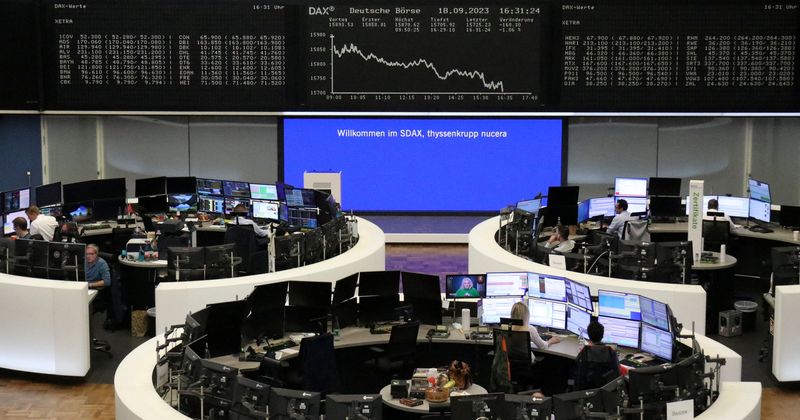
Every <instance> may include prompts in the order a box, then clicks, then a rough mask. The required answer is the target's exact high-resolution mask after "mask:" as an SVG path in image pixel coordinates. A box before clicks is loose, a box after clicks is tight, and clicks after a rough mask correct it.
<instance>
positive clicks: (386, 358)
mask: <svg viewBox="0 0 800 420" xmlns="http://www.w3.org/2000/svg"><path fill="white" fill-rule="evenodd" d="M418 335H419V321H413V322H408V323H405V324H401V325H395V326H393V327H392V332H391V334H390V335H389V346H388V347H387V348H386V349H385V350H384V349H382V348H378V347H372V348H370V350H371V351H372V352H373V355H374V356H375V357H374V359H372V360H370V361H368V362H367V363H370V362H371V364H374V366H375V367H377V368H378V370H380V371H381V372H383V373H386V374H391V375H392V376H393V377H394V376H396V377H403V378H407V377H410V376H411V372H410V369H411V368H412V367H413V366H414V363H415V359H416V355H417V336H418Z"/></svg>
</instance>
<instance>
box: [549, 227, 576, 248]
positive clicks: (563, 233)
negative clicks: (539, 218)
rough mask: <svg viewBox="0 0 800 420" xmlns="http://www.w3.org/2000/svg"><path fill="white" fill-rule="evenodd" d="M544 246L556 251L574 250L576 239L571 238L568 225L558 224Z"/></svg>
mask: <svg viewBox="0 0 800 420" xmlns="http://www.w3.org/2000/svg"><path fill="white" fill-rule="evenodd" d="M544 247H545V248H547V249H552V250H553V251H556V252H561V253H564V252H572V249H573V248H575V241H573V240H571V239H569V228H568V227H566V226H556V229H555V232H554V233H553V234H552V235H550V239H548V240H547V242H545V244H544Z"/></svg>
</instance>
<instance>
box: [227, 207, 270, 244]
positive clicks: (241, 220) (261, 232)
mask: <svg viewBox="0 0 800 420" xmlns="http://www.w3.org/2000/svg"><path fill="white" fill-rule="evenodd" d="M233 212H234V213H238V214H247V207H246V206H245V205H244V204H237V205H236V207H234V208H233ZM233 224H234V225H248V226H252V227H253V231H254V232H255V233H256V236H258V237H259V238H266V237H267V236H268V235H269V230H267V229H262V228H261V226H259V225H258V224H256V222H254V221H252V220H251V219H248V218H246V217H243V216H236V217H234V218H233Z"/></svg>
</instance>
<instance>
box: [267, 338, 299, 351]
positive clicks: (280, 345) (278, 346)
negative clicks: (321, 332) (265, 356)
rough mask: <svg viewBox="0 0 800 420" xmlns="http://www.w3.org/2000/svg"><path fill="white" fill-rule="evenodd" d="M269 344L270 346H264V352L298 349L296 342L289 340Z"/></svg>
mask: <svg viewBox="0 0 800 420" xmlns="http://www.w3.org/2000/svg"><path fill="white" fill-rule="evenodd" d="M267 343H268V344H267V345H266V346H264V350H267V351H269V350H272V351H277V350H283V349H289V348H292V347H297V343H295V342H294V341H292V340H289V339H280V340H273V341H268V342H267Z"/></svg>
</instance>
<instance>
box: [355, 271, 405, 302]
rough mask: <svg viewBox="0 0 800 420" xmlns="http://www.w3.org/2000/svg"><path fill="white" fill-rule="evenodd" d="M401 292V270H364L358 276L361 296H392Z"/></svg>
mask: <svg viewBox="0 0 800 420" xmlns="http://www.w3.org/2000/svg"><path fill="white" fill-rule="evenodd" d="M399 292H400V272H399V271H362V272H361V274H360V276H359V278H358V295H359V296H392V295H397V294H398V293H399Z"/></svg>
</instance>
